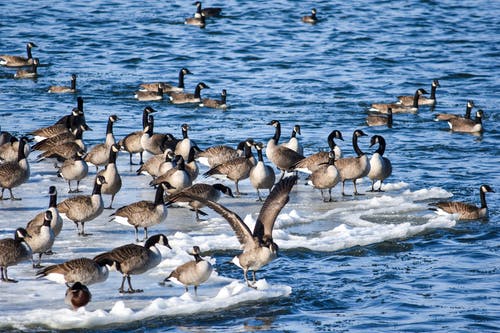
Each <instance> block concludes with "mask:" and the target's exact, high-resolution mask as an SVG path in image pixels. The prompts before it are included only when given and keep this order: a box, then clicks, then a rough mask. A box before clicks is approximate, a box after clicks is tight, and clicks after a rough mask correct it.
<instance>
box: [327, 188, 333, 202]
mask: <svg viewBox="0 0 500 333" xmlns="http://www.w3.org/2000/svg"><path fill="white" fill-rule="evenodd" d="M332 201H333V200H332V189H331V188H329V189H328V202H332Z"/></svg>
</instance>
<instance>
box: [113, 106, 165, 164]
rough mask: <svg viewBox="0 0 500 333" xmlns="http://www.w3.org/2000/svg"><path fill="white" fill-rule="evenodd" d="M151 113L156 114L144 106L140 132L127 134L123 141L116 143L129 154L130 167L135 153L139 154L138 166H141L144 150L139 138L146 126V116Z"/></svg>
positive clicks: (153, 110)
mask: <svg viewBox="0 0 500 333" xmlns="http://www.w3.org/2000/svg"><path fill="white" fill-rule="evenodd" d="M153 112H156V110H155V109H153V108H152V107H150V106H146V107H145V108H144V110H143V111H142V131H135V132H132V133H130V134H127V135H126V136H125V137H124V138H123V139H121V140H120V141H119V142H118V144H119V145H120V147H121V149H123V150H125V151H126V152H128V153H129V163H130V165H133V164H134V163H133V162H132V154H137V153H139V154H140V161H139V164H143V160H142V155H143V152H144V148H142V144H141V138H142V135H143V134H144V129H145V127H146V125H147V124H148V116H149V115H150V114H151V113H153Z"/></svg>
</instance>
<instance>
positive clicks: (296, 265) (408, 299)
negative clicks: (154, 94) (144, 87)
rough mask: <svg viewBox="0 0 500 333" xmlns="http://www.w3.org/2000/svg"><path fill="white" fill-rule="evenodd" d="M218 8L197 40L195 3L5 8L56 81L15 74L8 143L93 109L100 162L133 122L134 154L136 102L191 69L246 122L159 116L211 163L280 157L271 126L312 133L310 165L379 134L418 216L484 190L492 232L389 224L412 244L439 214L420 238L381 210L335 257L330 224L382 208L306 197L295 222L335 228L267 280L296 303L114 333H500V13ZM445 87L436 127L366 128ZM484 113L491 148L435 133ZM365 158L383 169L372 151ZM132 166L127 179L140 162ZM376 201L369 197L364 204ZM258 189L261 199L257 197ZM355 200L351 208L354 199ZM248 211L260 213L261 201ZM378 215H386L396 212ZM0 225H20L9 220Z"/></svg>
mask: <svg viewBox="0 0 500 333" xmlns="http://www.w3.org/2000/svg"><path fill="white" fill-rule="evenodd" d="M203 5H204V6H206V7H215V6H219V7H222V8H223V11H222V16H221V17H216V18H207V26H206V28H204V29H200V28H198V27H194V26H188V25H185V24H184V19H185V18H186V17H189V16H192V14H193V13H194V11H195V6H193V5H192V1H139V2H130V1H123V0H115V1H78V0H77V1H71V2H68V1H51V2H43V1H42V2H39V1H24V2H16V1H14V2H12V1H11V2H2V3H0V12H1V13H2V14H1V15H0V31H1V34H0V53H1V54H4V53H5V54H18V55H22V54H23V53H24V52H25V44H26V42H28V41H33V42H35V43H36V44H37V45H38V48H34V49H33V53H34V56H36V57H39V58H40V61H41V63H42V66H41V67H40V68H39V74H40V75H39V77H38V79H36V80H21V79H14V78H13V74H14V72H15V71H14V70H12V69H8V68H3V67H2V68H0V126H1V129H2V130H8V131H10V132H13V133H15V134H24V133H27V132H29V131H30V130H33V129H36V128H39V127H42V126H47V125H49V124H51V123H53V122H54V121H55V120H56V119H58V118H59V117H61V116H62V115H64V114H68V113H69V112H70V111H71V109H72V108H73V107H74V106H75V105H76V97H77V96H82V97H83V98H84V99H85V114H86V119H87V122H88V123H89V125H90V126H91V127H92V128H93V131H92V132H89V134H88V135H87V134H85V140H86V143H87V145H88V146H91V145H93V144H96V143H98V142H101V141H102V139H103V137H102V134H103V133H104V131H105V128H106V119H107V117H108V115H110V114H118V115H119V116H120V118H122V120H121V121H120V122H118V123H117V124H116V127H115V135H116V137H117V138H121V137H123V136H124V135H126V134H127V133H129V132H131V131H133V130H137V129H140V127H141V123H140V114H141V112H142V109H143V108H144V107H145V106H146V105H148V103H147V102H139V101H137V100H136V99H134V91H136V90H137V89H138V87H139V84H140V83H143V82H151V81H157V80H164V81H168V82H172V83H176V82H177V73H178V71H179V69H180V68H182V67H186V68H189V70H191V71H192V72H193V74H192V75H189V76H186V78H185V83H186V90H187V91H191V90H194V87H195V85H196V83H198V82H201V81H203V82H205V83H206V84H207V85H208V86H210V89H207V90H203V91H202V96H203V97H211V98H219V95H220V92H221V90H222V89H227V92H228V97H227V100H228V104H229V105H230V108H228V109H227V110H225V111H222V110H214V109H208V108H204V107H197V106H194V107H193V106H192V105H190V106H176V105H172V104H170V103H169V102H167V101H160V102H151V103H150V104H151V105H152V106H153V107H154V108H155V109H157V110H159V112H158V114H157V116H156V117H155V128H158V130H159V131H162V132H171V133H174V134H175V135H176V136H178V135H180V125H181V124H182V123H189V124H190V126H191V128H192V129H191V132H190V136H191V137H192V138H194V139H195V140H196V142H197V144H198V145H199V146H200V147H202V148H204V147H208V146H212V145H215V144H229V145H235V144H237V142H239V141H241V140H242V139H245V138H247V137H253V138H255V139H256V140H259V141H262V142H264V143H266V142H267V140H269V138H270V137H271V136H272V135H273V128H272V127H270V126H267V125H266V124H267V123H268V122H269V121H271V120H272V119H278V120H280V121H281V123H282V127H283V132H282V137H283V140H287V138H288V137H289V134H290V133H291V129H292V127H293V125H294V124H300V125H301V130H302V135H301V136H300V137H299V139H300V140H301V142H302V144H303V145H304V154H305V155H310V154H312V153H315V152H317V151H319V150H325V149H326V148H327V145H326V136H327V135H328V133H330V132H331V131H332V130H333V129H338V130H340V131H341V132H342V133H343V136H344V138H345V141H339V142H337V144H338V145H339V146H340V147H341V148H342V150H343V154H344V156H352V155H353V152H352V148H351V144H350V138H351V135H352V132H353V131H354V130H355V129H358V128H359V129H363V131H365V132H366V133H367V134H368V135H369V136H370V137H371V136H372V135H375V134H378V135H382V136H384V138H385V139H386V141H387V150H386V155H387V157H389V158H390V159H391V162H392V165H393V174H392V176H391V177H390V178H389V179H388V180H387V181H386V182H385V183H388V184H390V185H391V184H392V185H393V187H389V190H388V191H387V192H386V193H384V195H385V194H386V195H388V196H389V197H391V198H394V200H396V199H397V198H398V197H399V196H401V197H404V198H406V200H404V202H403V204H408V203H409V202H410V201H411V202H412V203H414V202H419V200H420V198H419V195H420V194H419V192H418V191H419V190H425V191H428V192H432V191H437V190H444V191H447V192H449V193H452V194H453V200H460V201H466V202H470V203H474V204H479V186H480V185H481V184H489V185H491V186H492V188H493V189H494V190H495V191H496V192H497V193H488V194H487V201H488V207H489V218H488V219H486V220H484V221H483V220H481V221H472V222H457V223H456V224H455V225H453V226H452V227H445V228H442V227H439V226H438V227H435V228H432V227H426V228H424V229H423V230H422V231H421V232H413V231H412V232H410V231H406V229H404V230H402V231H401V233H400V234H399V236H398V237H394V234H392V235H391V236H389V235H388V236H385V235H384V229H383V224H384V223H391V218H393V219H395V220H397V223H403V224H404V223H408V224H409V225H411V227H412V228H413V227H414V226H418V224H419V221H422V223H424V222H425V223H428V222H429V221H428V220H429V218H428V217H426V215H425V214H429V212H425V211H423V212H420V213H418V214H415V216H412V217H411V218H409V219H408V221H406V220H401V218H400V217H399V215H398V216H396V217H394V215H391V214H394V212H392V211H391V210H390V209H387V210H386V211H383V212H382V213H380V212H378V213H377V212H375V213H372V211H371V209H375V208H373V207H371V206H370V205H369V204H365V205H364V206H363V208H360V209H363V212H361V211H360V212H359V214H365V215H367V216H366V218H365V216H364V215H362V217H363V219H364V220H366V221H370V222H374V223H378V224H379V226H381V228H380V229H376V230H372V229H370V231H367V240H366V242H365V243H363V242H361V243H363V244H355V243H356V242H352V243H351V242H349V240H347V241H346V240H345V239H344V238H342V240H339V242H340V241H342V242H344V241H345V244H346V245H339V244H334V243H333V244H332V246H331V250H329V249H328V244H321V240H322V237H323V238H325V235H324V234H322V232H323V231H325V230H329V228H327V227H326V226H327V225H328V224H333V223H338V224H340V223H342V222H338V221H339V215H342V214H344V213H343V212H342V211H335V209H336V208H337V206H336V205H337V204H341V205H343V207H344V206H345V207H350V209H351V210H350V211H349V212H351V213H352V216H354V215H355V214H354V213H353V211H356V208H355V205H356V204H357V202H358V201H359V200H365V199H370V198H372V197H374V198H375V197H376V196H375V195H367V196H363V197H348V198H340V190H339V187H340V185H338V186H337V187H336V188H335V189H334V196H335V197H336V199H337V200H338V201H337V202H334V203H322V202H321V197H320V195H319V192H317V191H313V190H312V189H310V188H305V187H304V186H303V185H301V186H302V190H301V192H300V193H304V192H307V193H308V194H307V195H301V196H294V195H293V193H292V197H291V201H290V204H291V207H293V208H294V209H296V210H297V211H299V212H300V214H301V215H302V216H307V215H308V214H313V215H314V214H320V213H325V214H326V215H325V217H324V218H321V219H320V220H321V221H319V222H318V223H319V224H320V225H319V226H317V227H312V226H309V225H306V226H303V225H296V226H294V228H295V229H294V230H295V231H296V233H297V234H299V233H300V232H305V233H306V234H308V235H312V236H311V237H314V239H315V240H316V241H317V242H319V243H314V244H310V243H308V241H307V239H306V240H305V241H304V243H303V244H301V245H300V246H295V245H293V246H285V247H284V248H283V249H282V251H281V253H280V258H279V259H278V260H276V261H274V262H272V263H270V264H269V265H268V266H267V268H265V269H263V270H262V271H259V272H258V276H259V275H260V276H261V277H264V276H265V278H266V280H267V281H268V282H272V283H278V284H284V285H288V286H290V287H291V288H292V292H291V294H290V295H289V296H287V297H281V298H277V299H274V298H273V299H269V300H265V301H260V302H247V303H242V304H239V305H238V306H236V307H231V308H227V309H223V310H221V311H218V312H209V313H203V312H201V313H192V314H190V315H186V316H179V317H170V316H167V317H162V316H158V317H153V318H149V319H145V320H143V321H140V322H132V323H126V324H123V325H113V326H107V327H101V328H99V329H98V330H99V331H106V332H119V331H127V332H143V331H148V332H250V331H252V332H255V331H256V332H498V331H499V330H500V319H499V318H500V284H499V281H500V253H499V251H500V247H499V239H500V227H499V223H500V213H499V210H498V208H499V206H500V200H499V195H498V192H499V191H500V168H499V162H500V149H499V143H500V132H499V127H498V125H499V124H500V115H499V113H498V105H499V103H500V98H499V95H500V80H499V77H500V61H499V59H500V57H499V56H500V49H499V47H500V43H499V41H500V40H499V36H500V2H496V1H483V0H479V1H451V0H445V1H418V0H409V1H399V2H394V1H368V0H363V1H355V2H349V1H348V2H337V1H334V2H331V1H319V2H304V1H273V2H259V1H248V0H242V1H216V2H203ZM313 7H315V8H317V10H318V17H319V19H320V21H319V22H318V23H317V24H315V25H309V24H305V23H302V22H301V20H300V18H301V16H303V15H308V14H309V13H310V11H311V8H313ZM72 73H76V74H77V75H78V78H77V88H78V90H79V93H78V94H74V95H71V94H48V93H47V89H48V87H49V86H50V85H55V84H57V85H68V84H69V80H70V75H71V74H72ZM433 79H438V80H439V82H440V85H441V86H440V87H439V88H438V89H437V93H436V96H437V104H436V106H435V108H434V109H433V110H431V109H430V108H429V107H422V108H420V109H419V111H418V113H414V114H395V115H394V126H393V128H392V129H389V128H386V127H368V126H366V123H365V119H366V116H367V114H368V109H369V107H370V105H371V103H373V102H390V101H393V100H395V96H398V95H412V94H413V93H414V92H415V90H416V89H417V88H424V89H426V90H427V91H429V92H430V88H431V87H430V85H431V82H432V80H433ZM467 100H473V101H474V103H475V105H476V108H475V109H474V110H473V114H475V111H476V110H478V109H482V110H483V111H484V115H485V116H484V118H483V126H484V129H485V130H484V133H482V134H481V135H471V134H460V133H453V132H451V131H450V130H449V128H448V124H446V122H437V121H434V117H435V114H436V113H456V114H463V113H464V112H465V107H466V103H467ZM360 145H361V146H362V149H363V150H364V151H366V152H367V153H369V154H371V153H373V151H374V149H373V147H372V148H369V139H366V138H364V139H363V141H362V142H361V143H360ZM120 160H121V161H120V166H121V167H123V168H124V169H127V168H128V156H127V154H126V153H124V154H123V155H122V156H121V157H120ZM34 170H35V172H32V175H33V173H34V174H37V172H38V175H39V176H38V177H43V176H41V175H43V173H42V171H41V169H40V167H39V168H38V169H37V168H36V167H35V169H34ZM35 179H39V178H37V177H35ZM385 183H384V184H385ZM400 183H402V184H404V185H401V186H399V185H397V184H400ZM61 184H62V183H61ZM301 184H302V183H301ZM231 185H232V183H231ZM370 185H371V184H370V182H369V181H368V180H367V179H365V180H364V181H363V182H362V185H361V186H359V187H360V188H361V189H362V190H361V192H365V190H367V189H369V186H370ZM61 186H63V185H61ZM243 186H247V189H248V191H249V192H250V191H253V189H252V188H251V186H250V185H249V183H248V181H247V184H246V185H243ZM346 187H347V188H348V191H349V193H350V191H351V190H352V185H351V184H348V185H346ZM391 189H392V190H393V193H391ZM401 189H402V190H405V189H408V190H410V191H411V194H405V193H402V192H400V190H401ZM428 192H426V193H428ZM252 195H253V192H252ZM408 197H411V200H410V199H408ZM429 197H430V196H423V197H422V202H424V203H426V201H427V200H429ZM245 200H248V201H252V204H255V202H254V197H253V196H251V197H249V198H244V200H243V201H245ZM43 202H44V203H45V199H43ZM123 202H126V201H125V200H124V201H123ZM239 205H240V206H241V205H244V203H241V202H240V203H239ZM375 205H376V208H378V209H381V210H383V209H384V204H383V202H382V203H381V202H379V201H377V203H376V204H375ZM117 207H119V205H118V206H117ZM318 207H319V208H318ZM353 207H354V208H353ZM412 209H413V208H411V207H410V208H409V211H412ZM1 210H2V211H6V212H8V213H9V214H14V213H15V209H13V208H9V206H8V205H6V204H5V203H2V207H1ZM256 212H257V211H256ZM351 213H349V214H351ZM377 214H378V215H377ZM380 214H382V215H384V214H385V215H384V216H383V217H380V216H381V215H380ZM189 216H190V215H189ZM391 216H392V217H391ZM190 217H191V216H190ZM349 218H350V217H345V219H349ZM352 218H353V219H354V217H352ZM342 221H344V220H342ZM3 226H4V225H3V224H0V227H3ZM353 228H354V227H353ZM348 229H349V228H348ZM410 229H411V228H410ZM349 230H350V229H349ZM356 230H358V229H356ZM412 230H413V229H412ZM318 235H319V236H318ZM316 236H317V237H316ZM372 238H373V239H374V240H373V241H371V240H370V239H372ZM349 244H353V246H351V245H349ZM238 253H239V251H238V250H233V249H227V248H216V249H212V250H211V251H210V252H209V254H210V255H211V256H214V257H216V258H217V262H218V267H217V269H218V271H220V272H224V275H226V276H229V277H231V278H235V279H240V278H241V270H240V269H239V268H238V267H236V266H234V265H232V264H230V263H229V261H230V260H231V258H232V257H233V256H234V255H235V254H238ZM2 287H3V286H1V285H0V289H1V288H2ZM3 306H5V304H2V305H0V308H2V307H3ZM40 307H43V305H40ZM1 316H2V315H1V314H0V318H1ZM35 326H36V325H35ZM37 329H40V328H37ZM93 329H94V328H93V327H89V328H88V330H93Z"/></svg>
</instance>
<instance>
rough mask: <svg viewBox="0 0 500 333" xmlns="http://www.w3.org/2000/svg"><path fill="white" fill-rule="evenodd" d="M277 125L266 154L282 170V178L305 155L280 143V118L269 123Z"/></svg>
mask: <svg viewBox="0 0 500 333" xmlns="http://www.w3.org/2000/svg"><path fill="white" fill-rule="evenodd" d="M268 125H272V126H274V127H275V132H274V136H273V137H272V138H271V139H270V140H269V141H268V143H267V148H266V156H267V158H268V159H269V160H270V161H271V163H273V164H274V165H275V166H276V167H277V168H278V169H280V170H281V171H282V173H281V179H283V176H284V174H285V172H286V171H292V170H293V168H294V166H295V165H297V163H298V162H299V161H300V160H303V159H304V156H303V155H301V154H299V153H297V152H295V151H293V150H291V149H290V148H287V147H285V146H282V145H278V141H279V139H280V135H281V124H280V122H279V121H278V120H272V121H271V122H269V123H268Z"/></svg>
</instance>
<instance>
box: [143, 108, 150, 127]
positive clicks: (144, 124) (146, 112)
mask: <svg viewBox="0 0 500 333" xmlns="http://www.w3.org/2000/svg"><path fill="white" fill-rule="evenodd" d="M148 115H149V113H148V111H147V108H145V109H144V111H142V128H143V129H144V128H145V127H146V125H147V124H148Z"/></svg>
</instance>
